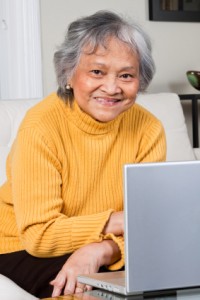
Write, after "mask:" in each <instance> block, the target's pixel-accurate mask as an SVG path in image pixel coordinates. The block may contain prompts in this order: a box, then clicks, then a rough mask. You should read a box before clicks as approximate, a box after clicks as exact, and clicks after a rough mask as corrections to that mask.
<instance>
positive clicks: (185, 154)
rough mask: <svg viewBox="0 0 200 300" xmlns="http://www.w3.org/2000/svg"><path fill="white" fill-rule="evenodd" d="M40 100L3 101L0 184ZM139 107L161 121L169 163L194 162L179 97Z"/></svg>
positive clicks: (144, 99)
mask: <svg viewBox="0 0 200 300" xmlns="http://www.w3.org/2000/svg"><path fill="white" fill-rule="evenodd" d="M39 101H40V100H38V99H37V100H0V184H2V183H3V181H4V180H5V178H6V174H5V170H6V157H7V155H8V153H9V151H10V148H11V145H12V143H13V140H14V138H15V136H16V134H17V130H18V127H19V124H20V123H21V121H22V119H23V117H24V115H25V113H26V111H27V110H28V109H29V108H30V107H32V106H33V105H35V104H36V103H37V102H39ZM137 103H139V104H140V105H142V106H144V107H145V108H147V109H148V110H149V111H151V112H152V113H153V114H154V115H155V116H157V118H158V119H160V120H161V122H162V123H163V126H164V128H165V131H166V137H167V160H168V161H176V160H177V161H178V160H179V161H180V160H194V159H195V157H194V153H193V149H192V146H191V144H190V141H189V137H188V133H187V128H186V124H185V118H184V115H183V110H182V107H181V103H180V99H179V97H178V96H177V95H176V94H172V93H161V94H140V95H138V97H137Z"/></svg>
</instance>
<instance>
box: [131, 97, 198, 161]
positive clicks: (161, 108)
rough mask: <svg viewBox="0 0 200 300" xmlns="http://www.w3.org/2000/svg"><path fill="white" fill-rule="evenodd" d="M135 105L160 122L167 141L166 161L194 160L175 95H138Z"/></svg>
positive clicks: (181, 112)
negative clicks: (143, 108)
mask: <svg viewBox="0 0 200 300" xmlns="http://www.w3.org/2000/svg"><path fill="white" fill-rule="evenodd" d="M137 103H138V104H140V105H142V106H144V107H145V108H146V109H148V110H149V111H150V112H152V113H153V114H154V115H155V116H156V117H157V118H158V119H159V120H160V121H161V122H162V124H163V126H164V129H165V133H166V139H167V161H186V160H195V155H194V151H193V148H192V146H191V143H190V140H189V136H188V131H187V126H186V123H185V117H184V114H183V109H182V106H181V102H180V99H179V97H178V95H177V94H174V93H160V94H159V93H158V94H140V95H138V97H137Z"/></svg>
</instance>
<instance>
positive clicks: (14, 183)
mask: <svg viewBox="0 0 200 300" xmlns="http://www.w3.org/2000/svg"><path fill="white" fill-rule="evenodd" d="M54 62H55V70H56V75H57V80H58V90H57V93H55V92H54V93H52V94H51V95H49V96H48V97H46V98H45V99H44V100H43V101H41V102H40V103H39V104H37V105H36V106H35V107H33V108H32V109H30V110H29V112H28V113H27V115H26V116H25V119H24V120H23V122H22V124H21V127H20V129H19V132H18V135H17V138H16V141H15V143H14V144H13V147H12V149H11V152H10V154H9V156H8V162H7V175H8V178H7V180H6V182H5V183H4V185H3V186H2V187H1V188H0V199H1V201H0V220H1V222H0V232H1V236H0V253H1V255H0V273H2V274H3V275H5V276H7V277H9V278H10V279H12V280H14V281H15V282H16V283H17V284H19V285H20V286H21V287H23V288H24V289H25V290H26V291H28V292H30V293H32V294H33V295H35V296H37V297H40V298H42V297H49V296H51V295H53V296H58V295H60V294H69V293H78V292H83V291H85V290H88V289H90V287H89V286H84V285H83V284H80V283H78V282H77V275H78V274H80V273H81V274H89V273H93V272H98V271H101V270H102V268H104V269H105V268H106V270H107V271H112V270H117V269H120V268H123V267H124V237H123V236H124V214H123V184H122V167H123V165H124V164H125V163H142V162H152V161H163V160H165V157H166V142H165V134H164V130H163V126H162V124H161V123H160V121H159V120H158V119H156V118H155V117H154V116H153V115H152V114H151V113H150V112H148V111H147V110H145V109H144V108H142V107H141V106H139V105H138V104H135V99H136V95H137V93H138V92H139V91H144V90H145V89H146V87H147V86H148V84H149V83H150V81H151V79H152V77H153V74H154V62H153V59H152V56H151V44H150V41H149V38H148V36H147V35H146V33H145V32H144V31H143V30H142V29H141V28H140V27H139V26H138V25H137V24H135V23H130V22H128V21H127V20H126V19H125V18H122V17H121V16H119V15H117V14H115V13H112V12H109V11H99V12H97V13H95V14H94V15H91V16H88V17H83V18H80V19H78V20H76V21H74V22H73V23H72V24H71V25H70V26H69V28H68V31H67V34H66V37H65V39H64V42H63V43H62V45H61V46H60V48H59V49H58V50H57V51H56V53H55V56H54Z"/></svg>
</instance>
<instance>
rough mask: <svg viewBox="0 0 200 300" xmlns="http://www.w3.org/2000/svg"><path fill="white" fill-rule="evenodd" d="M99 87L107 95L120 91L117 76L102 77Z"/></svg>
mask: <svg viewBox="0 0 200 300" xmlns="http://www.w3.org/2000/svg"><path fill="white" fill-rule="evenodd" d="M101 88H102V90H103V91H104V92H105V93H107V94H108V95H114V94H118V93H120V92H121V88H120V86H119V82H118V78H117V77H115V76H106V78H104V81H103V83H102V86H101Z"/></svg>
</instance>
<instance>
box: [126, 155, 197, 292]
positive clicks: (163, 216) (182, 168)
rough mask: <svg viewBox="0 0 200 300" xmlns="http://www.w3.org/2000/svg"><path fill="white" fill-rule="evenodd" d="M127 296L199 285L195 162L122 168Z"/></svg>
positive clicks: (150, 164) (147, 164)
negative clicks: (135, 293) (139, 292)
mask: <svg viewBox="0 0 200 300" xmlns="http://www.w3.org/2000/svg"><path fill="white" fill-rule="evenodd" d="M124 203H125V214H126V215H125V249H126V252H125V253H126V276H125V277H126V289H127V293H128V294H129V293H134V292H136V291H137V292H138V291H141V292H142V291H143V292H144V291H154V290H165V289H177V288H185V287H196V286H199V285H200V161H189V162H167V163H145V164H134V165H125V167H124Z"/></svg>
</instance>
